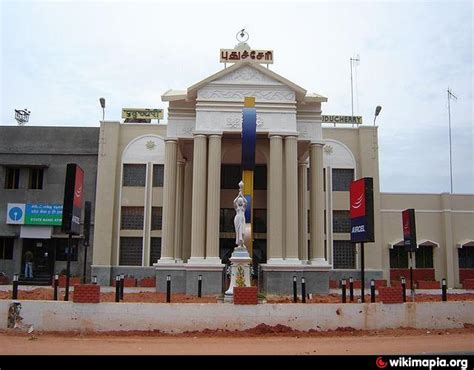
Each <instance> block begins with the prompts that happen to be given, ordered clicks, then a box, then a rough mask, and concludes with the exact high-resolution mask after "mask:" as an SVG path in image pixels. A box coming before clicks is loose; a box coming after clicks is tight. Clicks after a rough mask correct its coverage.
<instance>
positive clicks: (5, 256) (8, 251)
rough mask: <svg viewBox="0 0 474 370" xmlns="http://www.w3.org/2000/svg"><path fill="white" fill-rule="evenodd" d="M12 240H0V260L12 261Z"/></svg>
mask: <svg viewBox="0 0 474 370" xmlns="http://www.w3.org/2000/svg"><path fill="white" fill-rule="evenodd" d="M14 241H15V239H13V238H0V260H11V259H13V243H14Z"/></svg>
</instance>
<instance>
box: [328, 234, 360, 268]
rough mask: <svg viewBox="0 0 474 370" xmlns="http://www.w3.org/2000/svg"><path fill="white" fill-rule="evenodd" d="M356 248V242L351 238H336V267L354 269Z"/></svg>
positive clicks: (334, 251)
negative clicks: (350, 239)
mask: <svg viewBox="0 0 474 370" xmlns="http://www.w3.org/2000/svg"><path fill="white" fill-rule="evenodd" d="M355 261H356V250H355V246H354V243H352V242H350V241H349V240H335V241H334V250H333V264H334V268H335V269H354V268H355Z"/></svg>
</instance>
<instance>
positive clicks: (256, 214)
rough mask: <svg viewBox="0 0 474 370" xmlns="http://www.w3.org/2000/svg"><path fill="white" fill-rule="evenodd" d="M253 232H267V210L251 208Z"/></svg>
mask: <svg viewBox="0 0 474 370" xmlns="http://www.w3.org/2000/svg"><path fill="white" fill-rule="evenodd" d="M253 227H254V229H253V232H254V233H266V232H267V210H266V209H254V210H253Z"/></svg>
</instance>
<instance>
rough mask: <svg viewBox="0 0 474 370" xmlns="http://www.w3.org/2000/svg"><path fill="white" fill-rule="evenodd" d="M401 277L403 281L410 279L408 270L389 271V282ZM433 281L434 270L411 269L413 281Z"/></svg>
mask: <svg viewBox="0 0 474 370" xmlns="http://www.w3.org/2000/svg"><path fill="white" fill-rule="evenodd" d="M402 276H404V277H405V279H407V281H408V279H409V278H410V269H390V280H391V281H392V280H400V279H401V278H402ZM417 280H423V281H434V280H435V270H434V269H413V281H417Z"/></svg>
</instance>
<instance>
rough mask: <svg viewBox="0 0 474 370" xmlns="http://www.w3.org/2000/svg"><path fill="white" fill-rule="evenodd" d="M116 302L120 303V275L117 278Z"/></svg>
mask: <svg viewBox="0 0 474 370" xmlns="http://www.w3.org/2000/svg"><path fill="white" fill-rule="evenodd" d="M115 302H120V275H117V276H115Z"/></svg>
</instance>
